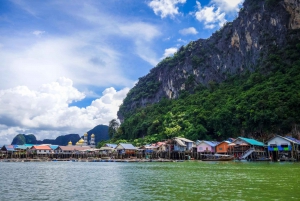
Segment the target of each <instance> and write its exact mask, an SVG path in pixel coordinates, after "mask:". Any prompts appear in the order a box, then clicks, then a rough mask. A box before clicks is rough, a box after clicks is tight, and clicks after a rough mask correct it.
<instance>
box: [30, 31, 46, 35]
mask: <svg viewBox="0 0 300 201" xmlns="http://www.w3.org/2000/svg"><path fill="white" fill-rule="evenodd" d="M44 33H45V31H39V30H35V31H34V32H32V34H33V35H35V36H40V35H42V34H44Z"/></svg>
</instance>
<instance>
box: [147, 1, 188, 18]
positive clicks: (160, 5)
mask: <svg viewBox="0 0 300 201" xmlns="http://www.w3.org/2000/svg"><path fill="white" fill-rule="evenodd" d="M185 2H186V0H152V1H151V2H150V3H149V4H148V5H149V6H150V7H151V8H152V9H153V11H154V13H155V14H156V15H160V17H161V18H165V17H167V16H168V15H169V16H170V17H174V16H175V15H178V14H179V12H178V6H177V4H180V3H181V4H184V3H185Z"/></svg>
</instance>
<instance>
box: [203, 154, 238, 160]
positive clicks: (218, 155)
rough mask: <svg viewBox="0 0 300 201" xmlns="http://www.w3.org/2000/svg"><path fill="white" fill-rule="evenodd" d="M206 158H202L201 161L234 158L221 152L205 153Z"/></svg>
mask: <svg viewBox="0 0 300 201" xmlns="http://www.w3.org/2000/svg"><path fill="white" fill-rule="evenodd" d="M206 156H207V158H204V159H202V161H232V160H234V156H232V155H223V154H215V155H206Z"/></svg>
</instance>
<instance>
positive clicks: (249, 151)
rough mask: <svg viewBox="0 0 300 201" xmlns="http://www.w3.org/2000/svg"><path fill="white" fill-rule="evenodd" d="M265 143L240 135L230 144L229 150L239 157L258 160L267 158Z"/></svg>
mask: <svg viewBox="0 0 300 201" xmlns="http://www.w3.org/2000/svg"><path fill="white" fill-rule="evenodd" d="M265 146H266V145H265V144H264V143H263V142H260V141H257V140H255V139H250V138H244V137H238V138H237V139H236V140H234V141H233V142H232V143H230V144H228V152H229V153H230V154H232V155H234V157H235V158H237V159H241V160H243V159H246V160H258V159H260V158H263V157H264V158H266V157H267V156H266V151H265Z"/></svg>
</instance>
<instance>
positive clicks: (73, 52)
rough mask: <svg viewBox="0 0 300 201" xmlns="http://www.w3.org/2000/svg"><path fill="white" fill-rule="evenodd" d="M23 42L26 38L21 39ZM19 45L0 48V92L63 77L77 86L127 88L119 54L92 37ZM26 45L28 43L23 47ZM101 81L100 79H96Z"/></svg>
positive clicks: (74, 37) (46, 40) (20, 42)
mask: <svg viewBox="0 0 300 201" xmlns="http://www.w3.org/2000/svg"><path fill="white" fill-rule="evenodd" d="M24 40H26V38H25V39H24ZM24 40H22V39H16V40H15V38H10V39H7V40H6V41H5V42H6V43H10V42H11V44H14V43H15V42H16V41H17V42H19V44H20V45H19V48H17V47H11V48H6V47H5V46H4V47H2V48H0V67H1V68H0V73H1V75H2V77H3V79H0V89H5V88H12V87H14V86H18V85H26V86H28V87H31V88H35V86H39V85H41V84H43V83H45V82H51V81H52V80H55V79H56V78H57V77H62V76H66V77H69V78H70V79H72V80H74V82H75V83H76V84H77V85H80V86H82V87H83V86H112V85H121V86H128V85H129V83H131V82H132V81H131V80H128V79H127V78H126V77H124V73H123V71H122V64H121V57H122V56H121V54H120V53H119V52H118V51H116V50H114V49H112V48H111V47H110V46H109V45H107V44H106V43H105V42H102V41H101V42H99V41H97V39H96V36H95V35H91V34H89V33H82V35H80V36H78V35H74V36H70V37H60V38H56V37H55V38H45V39H43V40H38V41H26V42H25V41H24ZM13 41H14V42H13ZM23 43H29V44H23ZM99 78H101V79H99Z"/></svg>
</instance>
